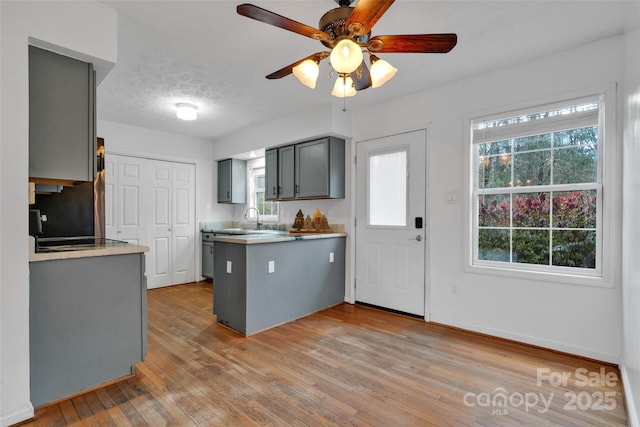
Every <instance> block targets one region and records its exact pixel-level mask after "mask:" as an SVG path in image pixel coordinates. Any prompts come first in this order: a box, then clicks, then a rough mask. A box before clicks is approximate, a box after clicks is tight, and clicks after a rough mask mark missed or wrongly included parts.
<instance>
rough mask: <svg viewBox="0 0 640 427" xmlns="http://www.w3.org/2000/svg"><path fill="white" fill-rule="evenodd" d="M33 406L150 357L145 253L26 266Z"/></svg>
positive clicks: (113, 376)
mask: <svg viewBox="0 0 640 427" xmlns="http://www.w3.org/2000/svg"><path fill="white" fill-rule="evenodd" d="M29 268H30V280H29V345H30V370H31V402H32V403H33V404H34V406H39V405H42V404H45V403H48V402H51V401H54V400H57V399H60V398H62V397H65V396H68V395H71V394H75V393H78V392H80V391H82V390H85V389H88V388H92V387H96V386H98V385H100V384H103V383H105V382H109V381H113V380H115V379H118V378H121V377H123V376H127V375H130V374H131V373H132V369H133V365H134V364H135V363H137V362H140V361H142V360H143V359H144V356H145V353H146V345H147V340H146V333H147V329H146V283H145V281H144V255H143V254H130V255H113V256H99V257H88V258H74V259H63V260H55V261H41V262H32V263H30V264H29Z"/></svg>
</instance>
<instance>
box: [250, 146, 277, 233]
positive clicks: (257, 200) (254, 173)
mask: <svg viewBox="0 0 640 427" xmlns="http://www.w3.org/2000/svg"><path fill="white" fill-rule="evenodd" d="M264 163H265V162H264V157H261V158H258V159H253V160H249V161H248V162H247V173H248V183H249V185H248V187H249V192H248V194H249V207H252V208H256V209H258V212H260V219H261V220H267V221H277V220H278V202H274V201H270V200H265V198H264V191H265V189H264V184H265V177H264V174H265V166H264ZM248 214H249V216H250V217H254V218H255V211H253V210H251V211H249V212H248Z"/></svg>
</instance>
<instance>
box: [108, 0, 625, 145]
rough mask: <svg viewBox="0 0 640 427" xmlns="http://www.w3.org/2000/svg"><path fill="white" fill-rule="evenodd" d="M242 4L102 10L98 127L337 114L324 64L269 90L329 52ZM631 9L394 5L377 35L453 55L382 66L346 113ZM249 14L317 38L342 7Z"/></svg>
mask: <svg viewBox="0 0 640 427" xmlns="http://www.w3.org/2000/svg"><path fill="white" fill-rule="evenodd" d="M246 1H250V0H246ZM633 1H636V0H633ZM241 2H242V1H228V0H208V1H206V0H205V1H182V0H180V1H179V0H174V1H152V0H146V1H103V2H102V3H105V4H107V5H109V6H110V7H113V8H114V9H116V10H117V11H118V26H119V40H118V63H117V64H116V66H115V67H114V68H113V70H112V71H111V73H110V74H109V75H107V77H106V78H105V79H104V80H103V82H102V83H101V84H100V86H99V87H98V118H99V119H104V120H110V121H115V122H120V123H126V124H132V125H136V126H142V127H147V128H152V129H158V130H164V131H169V132H175V133H179V134H185V135H191V136H197V137H202V138H207V139H212V140H215V139H216V138H220V137H222V136H224V135H225V134H228V133H233V132H235V131H238V130H240V129H241V128H243V127H246V126H251V125H253V124H256V123H260V122H265V121H269V120H273V119H276V118H279V117H283V116H286V115H288V114H291V113H293V112H296V111H300V110H303V109H306V108H311V107H315V106H319V105H327V106H328V105H333V108H336V109H341V108H342V100H338V99H337V98H334V97H332V96H331V95H330V91H331V88H332V85H333V82H332V81H330V80H329V78H328V73H329V65H328V61H327V60H325V61H323V62H322V63H321V65H320V77H319V78H318V84H317V86H316V89H315V90H311V89H309V88H307V87H305V86H303V85H302V84H300V83H299V82H298V80H297V79H296V78H295V77H293V76H292V75H291V76H288V77H285V78H283V79H280V80H275V81H274V80H271V81H270V80H267V79H265V78H264V76H265V75H267V74H269V73H271V72H273V71H276V70H278V69H280V68H282V67H284V66H285V65H288V64H290V63H292V62H294V61H296V60H298V59H300V58H303V57H305V56H308V55H310V54H311V53H314V52H319V51H321V50H324V47H323V46H322V45H321V44H320V43H319V42H317V41H314V40H312V39H310V38H306V37H303V36H301V35H298V34H294V33H291V32H289V31H285V30H282V29H279V28H275V27H271V26H269V25H266V24H264V23H261V22H258V21H254V20H251V19H248V18H246V17H242V16H239V15H237V14H236V6H237V5H238V4H240V3H241ZM630 3H631V2H630V1H629V2H616V1H575V0H572V1H566V2H563V1H534V2H531V1H505V0H503V1H493V2H485V1H477V0H476V1H456V0H449V1H416V0H414V1H411V0H397V1H396V2H395V3H394V4H393V5H392V6H391V8H390V9H389V10H388V11H387V12H386V14H385V15H384V16H383V17H382V18H381V19H380V21H378V23H377V24H376V25H375V26H374V28H373V31H372V35H384V34H418V33H442V32H455V33H457V34H458V45H457V46H456V47H455V48H454V49H453V50H452V51H451V52H450V53H448V54H444V55H442V54H397V53H394V54H386V55H380V56H381V57H383V58H384V59H386V60H388V61H389V62H391V63H392V64H393V65H395V66H396V67H397V68H398V69H399V71H398V73H397V74H396V76H395V77H394V79H392V80H391V81H389V82H388V83H387V84H386V85H384V86H383V87H381V88H377V89H367V90H365V91H361V92H359V93H358V94H357V95H356V96H355V97H353V98H349V99H347V107H348V108H350V109H352V110H355V109H357V108H358V107H360V106H363V105H368V104H370V103H375V102H379V101H382V100H385V99H389V98H395V97H398V96H402V95H406V94H409V93H412V92H415V91H418V90H422V89H426V88H429V87H432V86H435V85H440V84H443V83H447V82H450V81H455V80H458V79H461V78H464V77H466V76H470V75H474V74H478V73H482V72H487V71H489V70H491V69H495V68H498V67H502V66H508V65H510V64H515V63H520V62H523V61H526V60H528V59H531V58H535V57H539V56H543V55H547V54H550V53H553V52H557V51H561V50H565V49H568V48H571V47H575V46H579V45H582V44H586V43H588V42H591V41H594V40H597V39H602V38H606V37H610V36H613V35H616V34H621V33H623V32H624V25H625V23H627V24H628V23H629V22H630V21H629V19H625V14H626V13H628V11H629V10H631V8H630V7H629V6H630ZM253 4H255V5H257V6H260V7H262V8H265V9H268V10H271V11H273V12H276V13H278V14H280V15H284V16H287V17H289V18H291V19H294V20H296V21H299V22H302V23H305V24H308V25H311V26H314V27H317V24H318V20H319V18H320V16H322V14H323V13H325V12H326V11H327V10H329V9H332V8H334V7H337V5H336V4H335V3H334V2H333V1H331V0H322V1H316V0H297V1H255V2H253ZM625 21H626V22H625ZM550 72H552V70H550ZM334 78H335V76H334ZM178 102H191V103H194V104H196V105H197V106H198V109H199V118H198V120H196V121H194V122H183V121H181V120H179V119H177V118H176V117H175V104H176V103H178Z"/></svg>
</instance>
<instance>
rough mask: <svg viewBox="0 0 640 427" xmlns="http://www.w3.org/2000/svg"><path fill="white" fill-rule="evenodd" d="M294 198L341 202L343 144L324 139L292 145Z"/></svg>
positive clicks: (334, 139)
mask: <svg viewBox="0 0 640 427" xmlns="http://www.w3.org/2000/svg"><path fill="white" fill-rule="evenodd" d="M295 180H296V198H298V199H315V198H336V199H338V198H344V140H342V139H338V138H334V137H327V138H322V139H318V140H315V141H309V142H304V143H301V144H296V145H295Z"/></svg>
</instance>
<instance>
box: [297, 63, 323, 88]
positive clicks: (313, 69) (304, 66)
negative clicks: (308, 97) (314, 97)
mask: <svg viewBox="0 0 640 427" xmlns="http://www.w3.org/2000/svg"><path fill="white" fill-rule="evenodd" d="M318 74H320V67H319V66H318V62H317V61H314V60H313V59H305V60H304V61H302V62H301V63H299V64H298V65H296V66H295V67H293V75H294V76H296V77H297V78H298V80H300V83H302V84H303V85H305V86H307V87H310V88H311V89H314V88H315V87H316V81H317V80H318Z"/></svg>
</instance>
